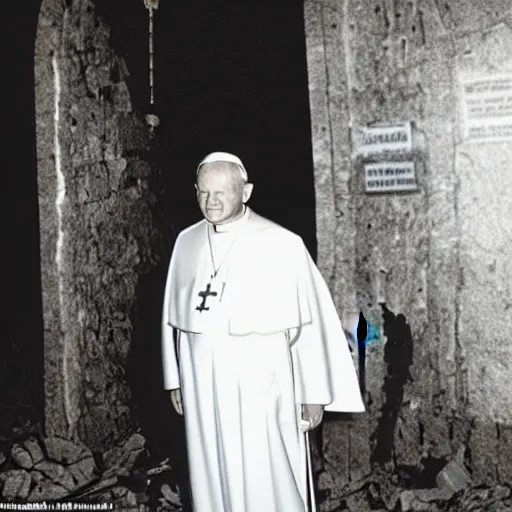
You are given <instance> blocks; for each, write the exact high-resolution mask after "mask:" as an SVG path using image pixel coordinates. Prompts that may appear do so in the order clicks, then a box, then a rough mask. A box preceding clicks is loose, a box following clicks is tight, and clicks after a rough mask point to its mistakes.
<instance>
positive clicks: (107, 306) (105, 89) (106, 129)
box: [35, 0, 157, 449]
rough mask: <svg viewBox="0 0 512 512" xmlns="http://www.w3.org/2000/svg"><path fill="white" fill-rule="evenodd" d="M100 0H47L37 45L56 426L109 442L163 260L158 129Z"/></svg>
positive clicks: (49, 405) (100, 444)
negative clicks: (142, 112) (137, 315)
mask: <svg viewBox="0 0 512 512" xmlns="http://www.w3.org/2000/svg"><path fill="white" fill-rule="evenodd" d="M127 73H128V72H127V69H126V66H125V64H124V62H123V60H122V59H121V58H120V57H118V56H117V55H116V54H115V53H114V51H113V50H112V49H111V45H110V40H109V29H108V27H107V26H106V25H105V23H104V22H103V20H102V19H101V18H99V17H98V16H97V15H96V13H95V5H94V2H93V1H92V0H69V1H66V2H62V1H60V0H44V1H43V3H42V7H41V12H40V17H39V24H38V31H37V40H36V46H35V80H36V84H35V91H36V129H37V165H38V188H39V208H40V231H41V275H42V289H43V315H44V343H45V372H44V373H45V429H46V434H47V435H49V436H60V437H63V438H66V439H70V440H76V441H82V442H84V443H86V444H87V446H89V448H91V449H103V448H105V447H106V446H108V445H109V443H111V442H112V441H113V440H115V439H116V438H118V437H119V436H120V435H121V434H122V433H123V432H125V431H126V429H127V428H128V427H129V426H130V424H131V414H130V408H129V403H130V389H129V387H128V384H127V381H126V365H127V358H128V354H129V351H130V343H131V336H132V331H133V323H134V305H135V289H136V286H137V283H138V280H139V277H140V275H142V274H144V273H145V272H147V271H148V270H149V269H150V268H151V267H152V265H153V264H154V263H155V260H156V254H155V252H154V249H155V243H156V241H157V232H156V230H155V227H154V222H153V218H154V216H153V208H154V202H155V197H154V194H153V192H152V182H153V181H152V180H153V177H154V169H153V168H152V165H151V153H150V148H151V137H150V131H149V129H148V127H147V126H146V124H145V122H144V120H143V119H142V118H140V116H139V115H138V114H137V113H135V112H134V111H133V110H132V105H131V101H130V94H129V91H128V88H127V84H126V81H125V79H126V76H127Z"/></svg>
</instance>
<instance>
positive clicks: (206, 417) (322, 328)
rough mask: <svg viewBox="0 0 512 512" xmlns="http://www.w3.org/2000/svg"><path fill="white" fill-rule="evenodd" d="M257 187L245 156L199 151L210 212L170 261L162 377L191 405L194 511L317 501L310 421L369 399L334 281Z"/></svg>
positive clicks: (285, 508) (203, 196)
mask: <svg viewBox="0 0 512 512" xmlns="http://www.w3.org/2000/svg"><path fill="white" fill-rule="evenodd" d="M252 190H253V185H252V184H251V183H249V182H248V177H247V171H246V170H245V167H244V165H243V164H242V162H241V160H240V159H239V158H238V157H236V156H235V155H232V154H230V153H222V152H216V153H211V154H210V155H208V156H207V157H206V158H204V160H203V161H202V162H201V163H200V164H199V167H198V169H197V176H196V192H197V199H198V202H199V207H200V209H201V212H202V213H203V216H204V219H203V220H202V221H200V222H198V223H196V224H194V225H192V226H190V227H189V228H187V229H185V230H183V231H182V232H181V233H180V234H179V236H178V238H177V240H176V243H175V247H174V251H173V254H172V257H171V262H170V265H169V272H168V278H167V284H166V291H165V299H164V308H163V321H162V331H163V332H162V355H163V369H164V385H165V388H166V389H168V390H170V395H171V401H172V404H173V406H174V408H175V409H176V411H177V412H178V413H179V414H183V415H184V419H185V431H186V438H187V452H188V459H189V470H190V483H191V494H192V496H191V497H192V506H193V509H194V511H195V512H305V511H307V510H308V509H309V510H311V508H312V507H314V498H313V496H312V492H311V486H310V484H311V478H310V476H311V475H310V473H311V465H310V464H308V456H309V450H308V448H309V446H307V440H306V437H305V436H306V435H307V434H306V432H307V431H308V430H310V429H313V428H315V427H317V426H318V425H319V424H320V422H321V420H322V417H323V411H324V409H325V410H329V411H347V412H348V411H351V412H362V411H364V405H363V401H362V398H361V395H360V391H359V385H358V380H357V375H356V372H355V368H354V365H353V362H352V357H351V355H350V351H349V348H348V344H347V340H346V338H345V335H344V332H343V328H342V326H341V323H340V320H339V317H338V315H337V312H336V308H335V306H334V304H333V301H332V298H331V296H330V293H329V290H328V288H327V285H326V283H325V281H324V280H323V278H322V276H321V274H320V272H319V271H318V269H317V267H316V266H315V264H314V262H313V260H312V259H311V257H310V255H309V253H308V251H307V249H306V247H305V245H304V243H303V241H302V240H301V238H300V237H299V236H297V235H296V234H294V233H292V232H290V231H288V230H287V229H285V228H283V227H281V226H279V225H278V224H276V223H274V222H272V221H270V220H267V219H265V218H263V217H261V216H260V215H258V214H257V213H255V212H254V211H253V210H251V209H250V208H249V207H248V206H246V203H247V201H248V200H249V198H250V196H251V193H252ZM308 468H309V471H308ZM308 473H309V477H308ZM308 495H309V496H308Z"/></svg>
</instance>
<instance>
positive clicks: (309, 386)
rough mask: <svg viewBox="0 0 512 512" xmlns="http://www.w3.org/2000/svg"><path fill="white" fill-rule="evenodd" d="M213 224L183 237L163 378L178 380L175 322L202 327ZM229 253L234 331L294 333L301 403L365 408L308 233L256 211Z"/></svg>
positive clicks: (171, 280)
mask: <svg viewBox="0 0 512 512" xmlns="http://www.w3.org/2000/svg"><path fill="white" fill-rule="evenodd" d="M207 229H208V223H207V222H206V221H205V220H203V221H201V222H199V223H197V224H194V225H193V226H191V227H189V228H187V229H186V230H184V231H182V232H181V233H180V235H179V236H178V238H177V240H176V244H175V247H174V251H173V254H172V257H171V263H170V266H169V273H168V278H167V285H166V292H165V300H164V311H163V344H164V345H163V354H164V380H165V386H166V388H167V389H172V388H173V387H178V386H179V376H178V375H177V372H178V368H177V364H176V362H175V361H174V360H173V358H175V351H174V349H172V350H171V344H172V343H173V340H172V328H175V329H177V330H179V331H184V332H187V333H203V332H204V331H203V328H204V320H203V319H204V318H205V314H204V312H201V311H199V310H197V309H196V305H197V304H198V303H199V302H198V301H199V299H198V295H197V294H198V291H200V290H204V287H205V285H206V282H207V281H208V279H209V277H210V274H209V273H210V270H211V266H210V262H209V257H210V256H209V247H208V237H207ZM232 253H233V254H231V255H230V259H229V277H228V279H227V283H226V287H225V290H224V293H223V298H222V301H223V303H224V308H225V310H226V311H227V313H228V314H227V325H226V328H227V331H228V332H229V334H230V335H232V336H244V335H254V334H256V335H257V334H260V335H265V334H272V333H277V332H281V331H282V332H287V333H290V335H291V342H292V348H291V353H292V360H293V369H294V370H293V371H294V379H295V383H296V395H297V403H310V404H324V405H325V406H326V409H327V410H331V411H352V412H361V411H364V404H363V401H362V399H361V394H360V391H359V383H358V379H357V375H356V371H355V368H354V364H353V361H352V356H351V354H350V351H349V348H348V343H347V340H346V338H345V334H344V332H343V328H342V326H341V322H340V320H339V317H338V314H337V311H336V308H335V306H334V303H333V300H332V298H331V295H330V292H329V289H328V287H327V285H326V283H325V281H324V279H323V277H322V276H321V274H320V272H319V270H318V268H317V267H316V265H315V264H314V262H313V260H312V258H311V256H310V255H309V253H308V251H307V249H306V247H305V245H304V243H303V241H302V239H301V238H300V237H299V236H297V235H295V234H294V233H292V232H290V231H288V230H287V229H285V228H283V227H281V226H279V225H278V224H275V223H274V222H272V221H270V220H267V219H265V218H263V217H261V216H260V215H258V214H256V213H255V212H253V211H250V212H249V218H248V219H247V221H246V225H245V226H244V227H243V231H242V232H241V233H240V234H239V235H238V238H237V241H236V243H235V245H234V246H233V249H232Z"/></svg>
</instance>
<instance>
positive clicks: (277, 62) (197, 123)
mask: <svg viewBox="0 0 512 512" xmlns="http://www.w3.org/2000/svg"><path fill="white" fill-rule="evenodd" d="M164 4H165V5H164ZM164 4H162V11H161V12H159V13H158V14H159V17H160V16H161V19H160V21H159V24H158V27H159V31H158V39H157V46H156V48H157V55H158V60H157V63H156V66H157V68H156V71H157V73H158V74H157V80H158V81H157V91H156V93H157V95H158V96H157V98H158V102H159V105H160V106H159V108H158V110H159V111H160V112H161V117H162V126H161V130H160V136H161V140H162V141H165V146H166V149H167V151H166V154H165V155H164V159H165V160H164V162H163V164H164V176H166V182H167V186H168V189H167V192H166V194H165V195H164V204H165V205H168V206H169V207H170V208H171V211H172V212H173V213H174V212H176V213H177V214H178V215H172V216H171V217H172V218H174V217H178V218H180V220H181V218H182V217H181V215H183V214H185V215H186V217H188V212H190V214H191V215H193V216H197V215H198V214H197V209H196V206H195V201H194V190H193V187H192V182H193V172H194V168H195V166H196V165H197V163H198V161H199V160H200V159H201V158H202V156H203V155H204V154H206V153H208V152H210V151H215V150H225V151H230V152H233V153H235V154H238V155H239V156H240V157H241V158H242V160H243V161H244V163H245V165H246V167H247V169H248V172H249V176H250V178H251V180H252V181H254V182H255V193H254V195H253V199H252V201H251V204H252V206H253V208H254V209H255V210H257V211H258V212H260V213H261V214H262V215H264V216H268V217H270V218H272V219H273V220H275V221H277V222H279V223H281V224H283V225H284V226H285V227H288V228H289V229H292V230H293V231H295V232H297V233H298V234H300V235H301V236H303V238H304V239H305V241H306V243H307V245H308V247H309V249H310V250H311V251H312V252H313V253H314V252H315V251H316V240H315V204H314V182H313V166H312V156H311V142H310V140H311V139H310V120H309V98H308V82H307V69H306V50H305V36H304V22H303V11H302V2H300V1H297V2H295V3H291V2H284V3H280V4H279V3H278V2H275V4H273V5H270V4H269V5H266V3H265V2H263V3H259V2H253V3H251V6H250V7H249V6H248V3H247V2H240V3H233V4H232V5H230V6H229V7H226V6H223V5H221V4H219V5H212V6H210V7H208V8H205V7H204V6H203V5H204V4H201V5H200V6H199V5H197V4H196V3H194V2H192V3H190V4H189V6H187V7H172V4H171V3H164ZM278 4H279V5H278ZM174 5H175V4H174Z"/></svg>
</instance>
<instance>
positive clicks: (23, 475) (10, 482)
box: [1, 469, 30, 500]
mask: <svg viewBox="0 0 512 512" xmlns="http://www.w3.org/2000/svg"><path fill="white" fill-rule="evenodd" d="M1 479H2V480H3V489H2V498H3V499H5V500H15V499H26V498H27V496H28V493H29V490H30V475H29V474H28V472H27V471H25V470H24V469H11V470H9V471H6V472H5V473H2V478H1Z"/></svg>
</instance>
